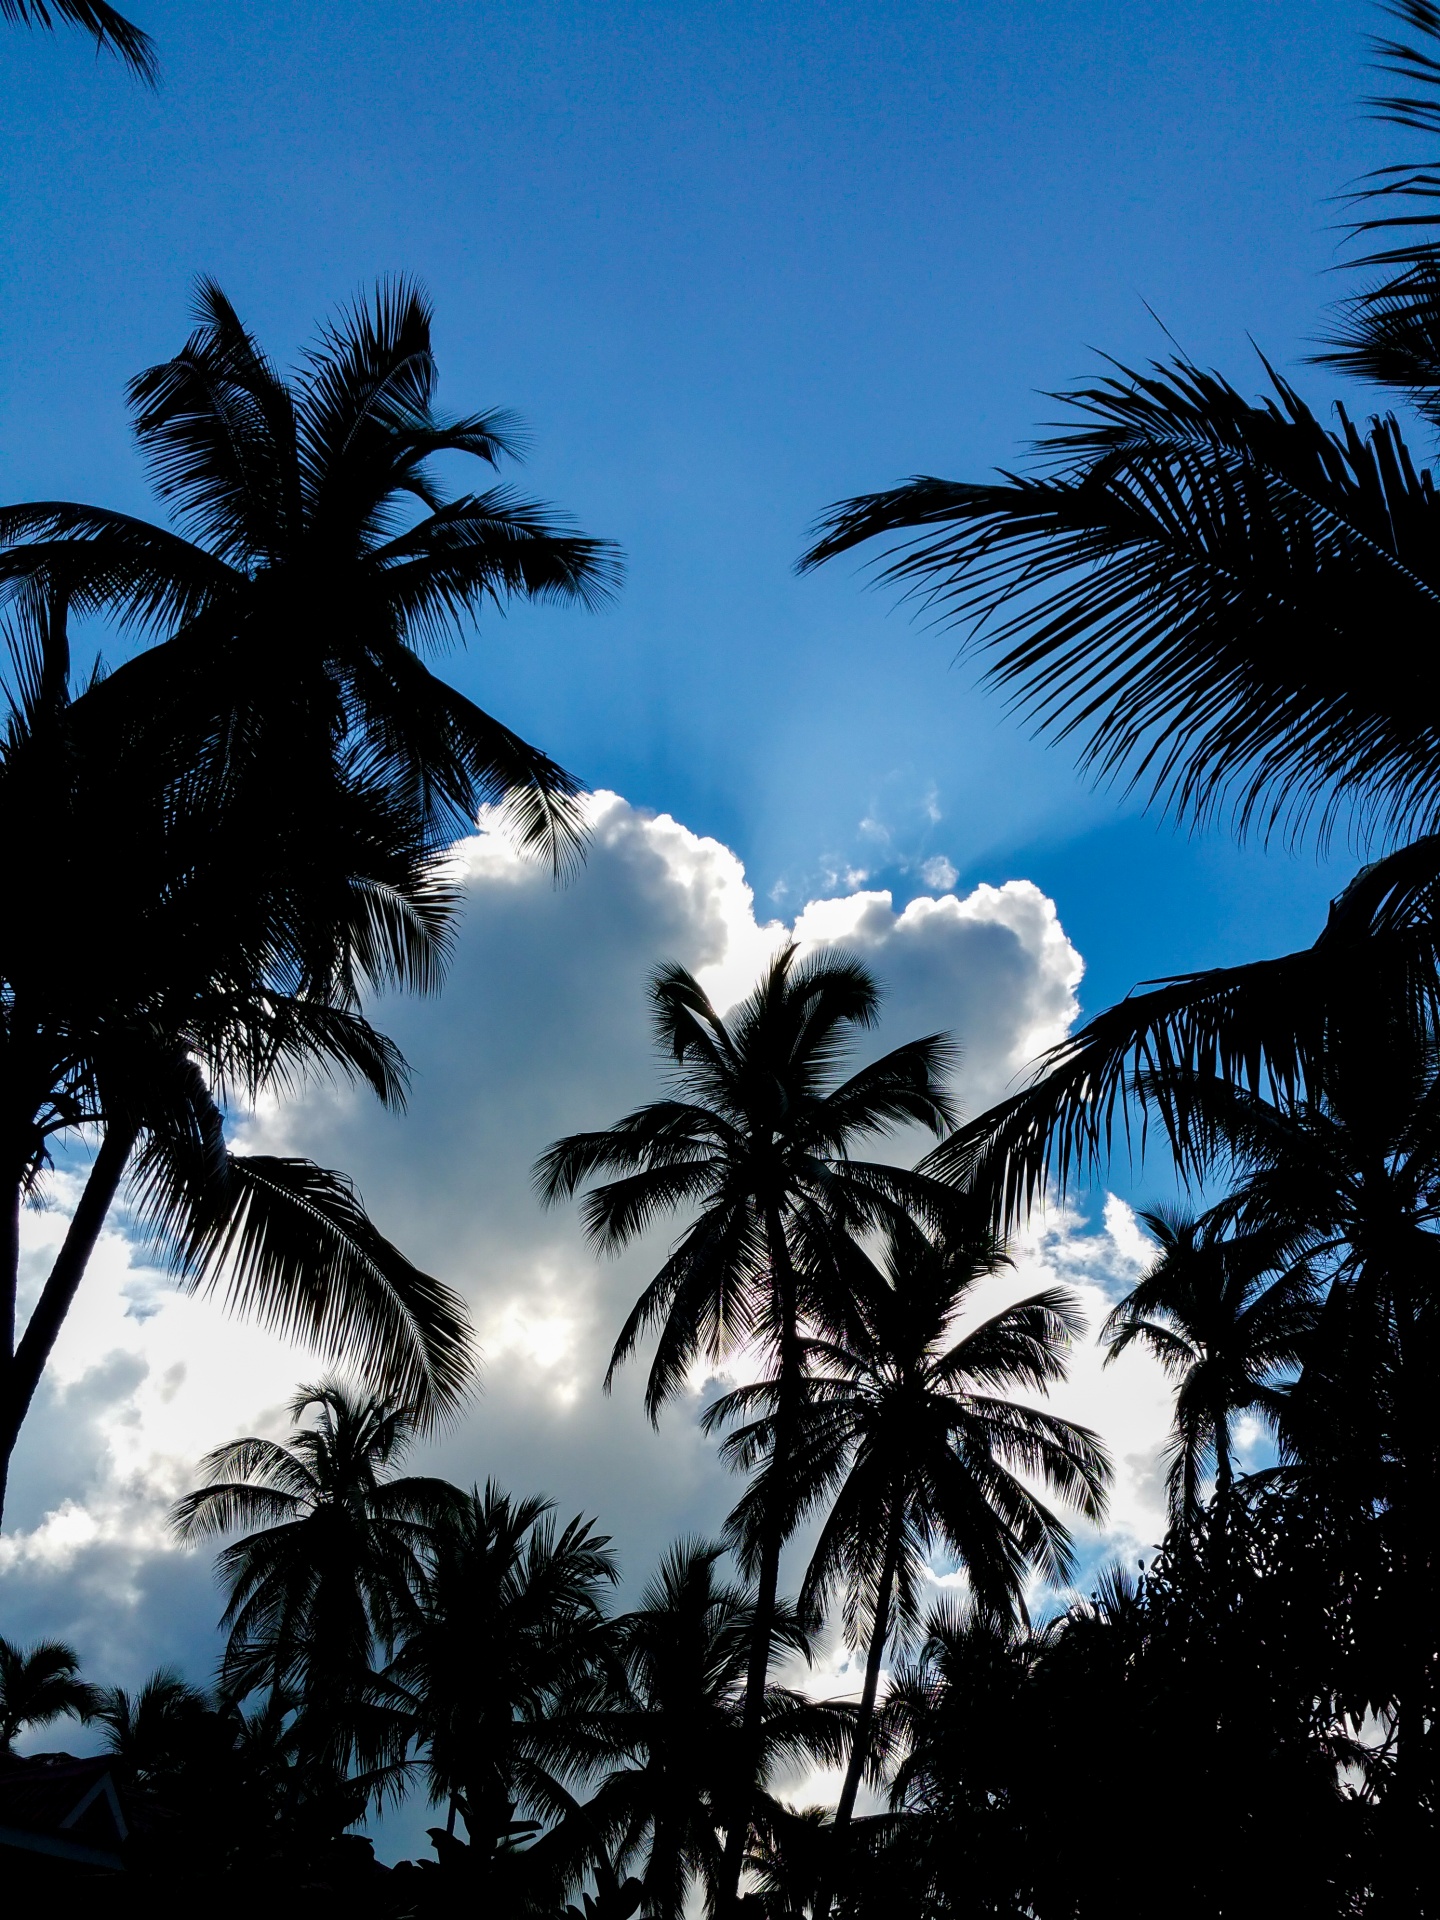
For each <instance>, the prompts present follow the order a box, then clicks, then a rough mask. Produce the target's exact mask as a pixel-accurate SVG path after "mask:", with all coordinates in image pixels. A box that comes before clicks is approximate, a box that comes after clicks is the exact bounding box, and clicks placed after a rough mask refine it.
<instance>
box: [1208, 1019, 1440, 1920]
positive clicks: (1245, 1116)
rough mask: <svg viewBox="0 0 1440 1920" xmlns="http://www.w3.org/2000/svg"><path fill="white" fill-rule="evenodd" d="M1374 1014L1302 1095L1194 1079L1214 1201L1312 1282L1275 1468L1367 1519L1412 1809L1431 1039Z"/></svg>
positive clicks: (1438, 1363)
mask: <svg viewBox="0 0 1440 1920" xmlns="http://www.w3.org/2000/svg"><path fill="white" fill-rule="evenodd" d="M1390 1012H1391V1010H1388V1009H1385V1008H1374V1009H1370V1010H1368V1015H1367V1017H1366V1018H1365V1019H1364V1020H1363V1021H1362V1020H1361V1019H1360V1018H1359V1017H1357V1019H1356V1021H1355V1022H1354V1023H1352V1028H1351V1031H1350V1033H1349V1034H1348V1036H1346V1041H1345V1043H1344V1044H1337V1046H1336V1048H1335V1049H1334V1051H1333V1052H1332V1055H1331V1057H1330V1059H1329V1061H1328V1063H1327V1068H1326V1075H1325V1078H1324V1080H1323V1081H1321V1082H1320V1083H1319V1084H1318V1085H1317V1086H1316V1087H1315V1089H1314V1092H1313V1096H1312V1097H1311V1098H1309V1099H1306V1100H1291V1101H1284V1102H1280V1103H1271V1102H1267V1101H1263V1100H1260V1099H1258V1098H1257V1097H1256V1096H1255V1095H1253V1094H1251V1093H1249V1092H1248V1091H1246V1090H1245V1089H1243V1088H1237V1087H1233V1086H1230V1085H1227V1084H1225V1083H1223V1082H1220V1081H1210V1082H1206V1083H1202V1089H1201V1091H1202V1100H1203V1110H1204V1116H1205V1120H1206V1124H1207V1126H1208V1128H1209V1130H1210V1134H1211V1138H1212V1140H1213V1142H1214V1152H1215V1158H1216V1160H1217V1162H1219V1161H1222V1160H1223V1161H1224V1163H1226V1164H1228V1165H1229V1166H1231V1167H1233V1168H1234V1169H1236V1171H1237V1172H1238V1173H1239V1174H1240V1175H1241V1178H1240V1179H1239V1182H1238V1184H1237V1186H1236V1188H1235V1190H1234V1192H1233V1193H1232V1194H1231V1196H1230V1199H1229V1202H1228V1204H1229V1206H1230V1207H1231V1208H1233V1210H1234V1215H1235V1219H1236V1222H1237V1224H1238V1226H1239V1227H1240V1229H1241V1230H1242V1231H1243V1232H1253V1233H1256V1234H1260V1235H1264V1236H1266V1237H1267V1238H1269V1239H1271V1240H1272V1241H1275V1242H1278V1243H1279V1244H1281V1245H1285V1246H1289V1247H1293V1248H1294V1249H1295V1250H1296V1252H1297V1254H1298V1255H1300V1256H1303V1258H1304V1260H1305V1261H1306V1263H1307V1264H1308V1265H1309V1266H1310V1267H1311V1268H1313V1270H1314V1271H1315V1272H1316V1273H1317V1275H1319V1276H1320V1279H1321V1281H1322V1284H1324V1286H1325V1292H1324V1298H1323V1302H1322V1303H1321V1304H1320V1305H1319V1307H1318V1310H1317V1311H1316V1313H1315V1315H1314V1323H1313V1332H1310V1333H1309V1334H1308V1336H1307V1338H1306V1342H1305V1346H1304V1351H1303V1359H1304V1365H1303V1367H1302V1369H1301V1373H1300V1376H1299V1379H1298V1380H1297V1382H1296V1383H1295V1385H1294V1387H1293V1388H1292V1389H1291V1390H1290V1391H1289V1392H1288V1393H1287V1394H1286V1395H1285V1396H1284V1398H1283V1400H1282V1401H1280V1402H1279V1403H1278V1405H1277V1409H1276V1411H1277V1416H1278V1417H1277V1425H1278V1427H1279V1432H1280V1438H1281V1445H1282V1453H1283V1455H1284V1456H1285V1457H1286V1459H1287V1460H1288V1461H1289V1462H1290V1463H1291V1466H1290V1477H1291V1478H1292V1479H1298V1480H1299V1481H1300V1482H1301V1483H1302V1484H1308V1486H1309V1487H1310V1489H1311V1490H1312V1492H1313V1493H1314V1494H1316V1495H1318V1497H1319V1498H1320V1500H1321V1502H1322V1504H1323V1505H1328V1506H1330V1507H1331V1508H1332V1509H1333V1510H1334V1512H1335V1514H1336V1515H1337V1516H1338V1517H1339V1518H1340V1519H1341V1520H1342V1522H1346V1523H1348V1524H1350V1525H1351V1526H1353V1525H1354V1524H1355V1523H1356V1522H1357V1521H1358V1520H1363V1519H1365V1518H1370V1517H1374V1516H1380V1517H1381V1528H1382V1532H1383V1535H1384V1537H1385V1539H1386V1541H1387V1543H1388V1544H1387V1560H1388V1567H1387V1572H1386V1576H1385V1580H1384V1584H1385V1587H1386V1589H1387V1590H1388V1592H1389V1594H1390V1596H1391V1601H1390V1604H1391V1605H1393V1607H1394V1614H1393V1623H1394V1624H1393V1626H1392V1629H1391V1631H1390V1632H1389V1634H1388V1635H1387V1636H1386V1638H1385V1644H1384V1651H1383V1655H1382V1656H1381V1657H1382V1665H1383V1677H1382V1673H1381V1672H1378V1671H1377V1674H1376V1677H1375V1682H1374V1683H1373V1684H1375V1685H1376V1686H1377V1697H1378V1693H1380V1692H1383V1693H1385V1694H1387V1695H1388V1702H1389V1708H1390V1710H1391V1711H1393V1714H1394V1720H1395V1731H1396V1764H1397V1773H1396V1781H1395V1792H1396V1804H1397V1805H1398V1806H1399V1807H1400V1809H1401V1813H1402V1819H1405V1820H1408V1821H1410V1822H1412V1823H1414V1822H1418V1821H1419V1819H1420V1818H1421V1815H1420V1811H1419V1810H1420V1808H1421V1806H1422V1805H1423V1803H1424V1795H1425V1794H1426V1793H1427V1792H1428V1791H1429V1789H1428V1786H1427V1784H1426V1783H1427V1782H1428V1781H1429V1780H1430V1779H1431V1778H1433V1768H1434V1757H1433V1756H1434V1746H1435V1734H1434V1730H1433V1725H1432V1723H1431V1722H1430V1719H1429V1716H1428V1714H1427V1712H1426V1709H1425V1706H1424V1704H1423V1703H1424V1702H1425V1701H1426V1700H1427V1699H1428V1698H1429V1696H1430V1690H1431V1688H1432V1687H1433V1684H1434V1682H1433V1670H1434V1650H1433V1640H1434V1635H1433V1631H1432V1630H1431V1628H1430V1626H1429V1624H1428V1623H1430V1622H1431V1621H1433V1618H1434V1610H1435V1604H1436V1595H1437V1591H1440V1572H1437V1567H1436V1556H1435V1546H1434V1525H1433V1516H1434V1512H1435V1509H1436V1505H1437V1501H1440V1460H1437V1453H1436V1446H1435V1439H1434V1433H1433V1423H1432V1422H1431V1419H1430V1416H1429V1411H1428V1409H1429V1407H1430V1403H1431V1398H1432V1383H1433V1380H1434V1378H1435V1374H1436V1369H1437V1367H1440V1259H1437V1252H1440V1248H1437V1238H1436V1226H1437V1222H1440V1127H1437V1125H1436V1122H1435V1114H1436V1110H1437V1104H1440V1046H1437V1043H1436V1040H1435V1038H1434V1035H1433V1032H1432V1034H1431V1035H1429V1036H1427V1037H1423V1038H1421V1037H1417V1036H1416V1034H1415V1032H1414V1030H1413V1027H1412V1025H1411V1023H1410V1022H1409V1021H1408V1020H1395V1019H1393V1018H1388V1017H1387V1015H1388V1014H1389V1013H1390ZM1378 1651H1379V1649H1378V1648H1377V1652H1378ZM1415 1832H1418V1827H1417V1828H1416V1829H1415ZM1415 1832H1412V1833H1411V1834H1410V1835H1409V1838H1410V1839H1412V1840H1413V1839H1414V1837H1415ZM1412 1853H1413V1848H1412V1847H1411V1846H1409V1845H1408V1843H1407V1844H1405V1845H1402V1846H1400V1848H1399V1854H1400V1855H1403V1856H1404V1857H1405V1858H1407V1859H1408V1858H1409V1857H1410V1855H1411V1854H1412ZM1402 1884H1403V1883H1402ZM1413 1895H1414V1888H1413V1887H1411V1888H1410V1890H1409V1892H1408V1893H1407V1894H1405V1896H1404V1897H1406V1898H1411V1897H1413Z"/></svg>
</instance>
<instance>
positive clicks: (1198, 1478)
mask: <svg viewBox="0 0 1440 1920" xmlns="http://www.w3.org/2000/svg"><path fill="white" fill-rule="evenodd" d="M1140 1218H1141V1220H1142V1221H1143V1222H1144V1224H1145V1225H1146V1227H1148V1228H1149V1230H1150V1232H1151V1233H1152V1234H1153V1235H1154V1236H1155V1238H1156V1240H1157V1241H1158V1242H1159V1244H1160V1251H1159V1253H1158V1255H1157V1256H1156V1258H1155V1260H1154V1261H1153V1262H1152V1264H1151V1266H1150V1268H1149V1269H1148V1271H1147V1272H1146V1274H1145V1276H1144V1278H1143V1279H1142V1280H1141V1281H1140V1282H1139V1284H1138V1285H1137V1286H1135V1287H1134V1288H1133V1289H1132V1290H1131V1291H1130V1292H1129V1293H1128V1294H1127V1295H1126V1296H1125V1298H1124V1299H1123V1300H1122V1301H1120V1302H1119V1304H1118V1305H1117V1306H1116V1307H1115V1308H1114V1309H1113V1310H1112V1311H1111V1313H1110V1315H1109V1317H1108V1318H1107V1319H1106V1321H1105V1324H1104V1326H1103V1327H1102V1328H1101V1332H1100V1337H1101V1339H1102V1340H1103V1341H1104V1342H1105V1343H1106V1345H1107V1346H1108V1347H1109V1352H1108V1353H1107V1354H1106V1356H1105V1364H1106V1365H1107V1366H1109V1365H1110V1363H1111V1361H1113V1360H1115V1359H1118V1357H1119V1356H1120V1355H1121V1354H1122V1353H1124V1352H1125V1351H1126V1349H1127V1348H1129V1347H1132V1346H1138V1347H1140V1348H1141V1349H1142V1351H1144V1352H1147V1353H1149V1354H1150V1355H1151V1356H1152V1357H1153V1358H1154V1359H1156V1360H1158V1361H1159V1362H1160V1365H1161V1366H1162V1367H1163V1368H1164V1370H1165V1372H1166V1373H1167V1374H1168V1375H1169V1376H1170V1378H1171V1379H1172V1380H1174V1381H1175V1382H1176V1392H1175V1423H1174V1431H1173V1437H1172V1440H1171V1443H1170V1456H1171V1457H1170V1468H1169V1472H1168V1475H1167V1480H1166V1485H1167V1488H1168V1491H1169V1500H1170V1522H1171V1526H1172V1527H1173V1528H1174V1529H1175V1531H1176V1535H1177V1537H1178V1538H1183V1537H1185V1536H1186V1535H1187V1534H1189V1533H1190V1532H1192V1531H1193V1530H1194V1528H1195V1525H1196V1523H1197V1521H1198V1519H1199V1516H1200V1506H1201V1496H1202V1489H1203V1483H1204V1479H1205V1474H1206V1470H1207V1467H1208V1466H1209V1465H1210V1463H1211V1462H1213V1464H1214V1470H1215V1490H1216V1494H1217V1497H1218V1498H1219V1500H1220V1502H1221V1504H1222V1505H1223V1504H1224V1503H1225V1501H1226V1499H1227V1497H1228V1495H1229V1492H1230V1488H1231V1485H1232V1483H1233V1480H1234V1443H1233V1440H1232V1436H1231V1423H1232V1421H1233V1420H1234V1418H1235V1416H1236V1415H1237V1414H1245V1413H1248V1414H1253V1415H1255V1416H1257V1417H1258V1418H1259V1419H1260V1420H1262V1421H1264V1422H1265V1423H1266V1424H1267V1425H1268V1426H1270V1427H1272V1428H1273V1427H1274V1426H1275V1425H1276V1423H1277V1420H1279V1419H1280V1418H1281V1417H1282V1416H1283V1412H1284V1405H1285V1401H1284V1394H1283V1391H1282V1390H1281V1383H1280V1380H1279V1378H1278V1376H1281V1375H1284V1374H1286V1373H1288V1372H1289V1371H1290V1370H1292V1369H1295V1368H1298V1367H1299V1365H1300V1363H1301V1360H1302V1358H1303V1356H1304V1353H1305V1350H1306V1345H1307V1342H1308V1341H1309V1339H1310V1337H1311V1336H1312V1335H1313V1333H1314V1331H1315V1326H1316V1321H1317V1317H1318V1285H1317V1281H1316V1278H1315V1275H1314V1272H1313V1270H1312V1269H1311V1267H1310V1265H1309V1264H1308V1262H1307V1261H1305V1260H1304V1259H1303V1258H1300V1257H1298V1255H1297V1252H1296V1250H1295V1248H1294V1246H1293V1244H1292V1245H1289V1246H1287V1245H1286V1244H1285V1243H1284V1242H1283V1241H1279V1240H1277V1238H1276V1236H1275V1235H1274V1233H1273V1232H1272V1233H1261V1232H1252V1233H1248V1234H1245V1233H1241V1234H1236V1233H1235V1232H1233V1230H1232V1229H1233V1226H1234V1209H1233V1207H1231V1206H1228V1205H1225V1204H1223V1203H1222V1205H1220V1206H1219V1207H1216V1208H1212V1209H1211V1210H1210V1211H1209V1212H1208V1213H1206V1214H1203V1215H1202V1216H1201V1217H1200V1218H1199V1219H1194V1218H1191V1217H1189V1216H1187V1215H1184V1214H1181V1213H1176V1212H1167V1211H1165V1210H1164V1209H1160V1210H1157V1211H1155V1212H1142V1214H1141V1215H1140ZM1307 1237H1308V1236H1307Z"/></svg>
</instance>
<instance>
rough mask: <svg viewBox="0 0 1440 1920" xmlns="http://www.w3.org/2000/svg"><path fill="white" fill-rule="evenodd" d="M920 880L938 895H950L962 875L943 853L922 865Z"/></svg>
mask: <svg viewBox="0 0 1440 1920" xmlns="http://www.w3.org/2000/svg"><path fill="white" fill-rule="evenodd" d="M920 878H921V879H922V880H923V881H924V882H925V884H926V886H927V887H933V888H934V889H935V891H936V893H948V892H949V891H950V889H951V888H952V887H953V886H954V884H955V882H956V881H957V880H958V879H959V878H960V875H959V872H958V871H957V869H956V867H955V865H954V863H953V862H952V861H949V860H947V859H946V858H945V856H944V854H943V853H936V854H932V855H931V857H930V859H928V860H926V861H924V862H923V864H922V865H921V868H920Z"/></svg>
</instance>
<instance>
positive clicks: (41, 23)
mask: <svg viewBox="0 0 1440 1920" xmlns="http://www.w3.org/2000/svg"><path fill="white" fill-rule="evenodd" d="M0 20H8V21H10V22H11V23H12V24H13V25H15V26H22V27H44V28H47V29H50V28H53V27H54V25H55V23H56V22H57V21H63V22H64V23H65V25H66V26H70V27H79V28H81V29H82V31H84V32H85V33H88V34H89V35H90V37H91V38H92V39H93V40H94V42H95V47H96V51H97V52H100V51H103V52H106V53H113V54H114V55H115V57H116V58H117V59H118V60H120V61H121V62H122V63H123V64H124V65H125V66H127V67H128V68H129V69H130V71H131V73H133V74H134V75H135V77H136V79H137V80H144V81H145V82H146V83H147V84H148V85H149V86H152V87H153V86H154V85H155V84H156V83H157V81H158V80H159V77H160V66H159V62H158V61H157V60H156V58H155V48H154V44H153V43H152V41H151V39H150V36H149V34H148V33H142V32H141V30H140V28H139V27H137V26H135V25H133V24H132V23H131V22H130V21H129V20H127V19H126V18H125V16H124V15H123V14H121V13H117V12H116V11H115V9H114V7H109V6H106V4H105V0H0Z"/></svg>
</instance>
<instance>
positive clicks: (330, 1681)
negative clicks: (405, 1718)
mask: <svg viewBox="0 0 1440 1920" xmlns="http://www.w3.org/2000/svg"><path fill="white" fill-rule="evenodd" d="M312 1410H313V1412H314V1414H315V1418H314V1420H313V1421H312V1422H311V1423H310V1424H308V1425H302V1424H301V1422H303V1421H304V1420H305V1417H306V1415H307V1414H310V1413H311V1412H312ZM290 1417H291V1419H292V1420H293V1421H294V1422H295V1423H296V1424H295V1427H294V1429H293V1431H292V1432H291V1434H290V1437H289V1440H288V1442H287V1443H286V1444H284V1445H281V1444H280V1443H279V1442H277V1441H273V1440H265V1439H261V1438H258V1437H256V1436H253V1435H252V1436H251V1437H250V1438H248V1439H244V1440H232V1441H230V1442H229V1443H228V1444H227V1445H225V1446H223V1447H217V1448H216V1449H215V1450H214V1452H213V1453H210V1454H208V1455H207V1456H206V1458H205V1460H204V1461H203V1462H202V1463H201V1465H202V1471H203V1473H204V1477H205V1482H206V1484H205V1485H204V1486H202V1487H200V1488H198V1489H197V1490H196V1491H195V1492H193V1493H189V1494H187V1495H186V1496H185V1498H184V1499H183V1500H180V1501H178V1502H177V1503H176V1504H175V1506H174V1507H173V1508H172V1509H171V1514H170V1525H171V1528H172V1530H173V1531H174V1533H175V1535H176V1537H177V1538H178V1539H180V1540H182V1541H184V1542H186V1543H187V1544H188V1543H190V1542H192V1541H195V1540H199V1539H207V1538H214V1537H217V1536H221V1535H224V1534H229V1533H234V1532H237V1531H238V1530H239V1529H241V1528H244V1529H247V1531H246V1532H245V1533H244V1534H243V1535H242V1537H241V1538H240V1539H238V1540H235V1541H233V1542H232V1543H231V1544H230V1545H229V1546H227V1547H226V1548H225V1549H224V1550H223V1551H222V1552H221V1554H220V1555H219V1558H218V1559H217V1561H216V1571H217V1574H218V1575H219V1577H220V1579H221V1580H222V1581H223V1582H224V1583H225V1584H226V1586H227V1587H228V1589H229V1592H228V1599H227V1602H226V1606H225V1611H224V1613H223V1614H222V1616H221V1622H220V1624H221V1626H222V1627H224V1628H227V1629H228V1632H229V1641H228V1645H227V1647H226V1652H225V1659H224V1664H223V1667H222V1678H223V1682H224V1684H225V1686H226V1688H227V1690H228V1691H229V1692H230V1693H231V1694H232V1695H233V1696H234V1697H237V1698H243V1697H244V1696H245V1695H246V1694H248V1693H250V1692H252V1691H254V1689H255V1688H256V1687H259V1686H265V1687H267V1688H268V1689H269V1690H270V1691H271V1692H272V1693H274V1694H278V1695H280V1696H282V1697H286V1698H289V1699H293V1701H294V1702H295V1705H296V1708H297V1712H298V1720H297V1729H296V1731H297V1739H298V1741H299V1744H300V1747H301V1748H302V1749H303V1756H302V1757H305V1758H307V1759H308V1760H309V1761H311V1762H313V1763H315V1764H316V1765H318V1766H320V1767H321V1768H322V1769H328V1770H329V1771H330V1772H331V1773H332V1774H334V1775H336V1776H337V1777H338V1776H343V1774H344V1773H345V1772H346V1771H347V1769H348V1768H349V1766H350V1764H351V1763H352V1761H354V1760H355V1759H356V1758H359V1759H361V1760H362V1761H364V1762H367V1763H373V1764H379V1763H380V1762H382V1761H383V1760H384V1759H385V1758H386V1757H387V1756H388V1755H390V1754H391V1752H392V1750H393V1748H394V1746H395V1743H396V1740H397V1738H399V1737H400V1723H399V1719H398V1717H397V1715H396V1714H395V1713H394V1711H393V1710H392V1707H391V1703H389V1701H388V1698H387V1695H386V1690H385V1688H384V1686H383V1685H382V1683H381V1682H380V1680H379V1678H378V1675H377V1673H376V1662H377V1659H379V1658H380V1657H381V1656H384V1657H388V1656H389V1655H390V1654H391V1653H392V1652H393V1650H394V1647H395V1645H396V1643H397V1641H398V1639H399V1637H400V1635H401V1633H402V1631H403V1629H404V1628H405V1626H406V1625H407V1624H408V1623H409V1622H411V1621H412V1620H413V1619H414V1618H415V1616H416V1610H417V1607H418V1595H419V1591H420V1583H421V1556H422V1554H423V1553H424V1551H425V1550H426V1548H427V1547H428V1545H429V1543H430V1541H431V1539H432V1537H433V1533H434V1529H435V1527H436V1525H437V1524H438V1523H439V1521H440V1520H441V1519H442V1517H443V1516H444V1515H445V1514H447V1513H448V1512H449V1511H450V1510H451V1509H452V1508H453V1507H454V1505H455V1504H456V1502H457V1500H458V1498H459V1496H458V1494H457V1493H456V1491H455V1489H454V1488H453V1487H451V1486H449V1485H448V1484H447V1483H446V1482H445V1481H443V1480H434V1479H428V1478H423V1477H413V1476H412V1477H399V1476H397V1475H396V1474H395V1473H394V1471H393V1468H394V1466H395V1464H396V1463H397V1461H398V1460H399V1458H400V1456H401V1455H402V1454H403V1452H404V1450H405V1447H406V1445H407V1443H408V1441H409V1439H410V1437H411V1434H412V1432H413V1429H414V1420H413V1417H412V1415H411V1414H410V1412H409V1411H408V1410H407V1409H406V1408H403V1407H397V1406H395V1405H393V1404H390V1403H387V1402H386V1401H384V1400H381V1399H378V1398H376V1397H375V1396H373V1395H369V1394H362V1393H357V1392H355V1391H354V1390H352V1389H350V1388H348V1387H346V1386H345V1385H343V1384H342V1383H341V1382H339V1381H336V1380H327V1381H322V1382H320V1384H319V1385H317V1386H308V1387H301V1388H300V1389H299V1390H298V1392H297V1393H296V1394H295V1397H294V1398H293V1400H292V1401H291V1402H290Z"/></svg>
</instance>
